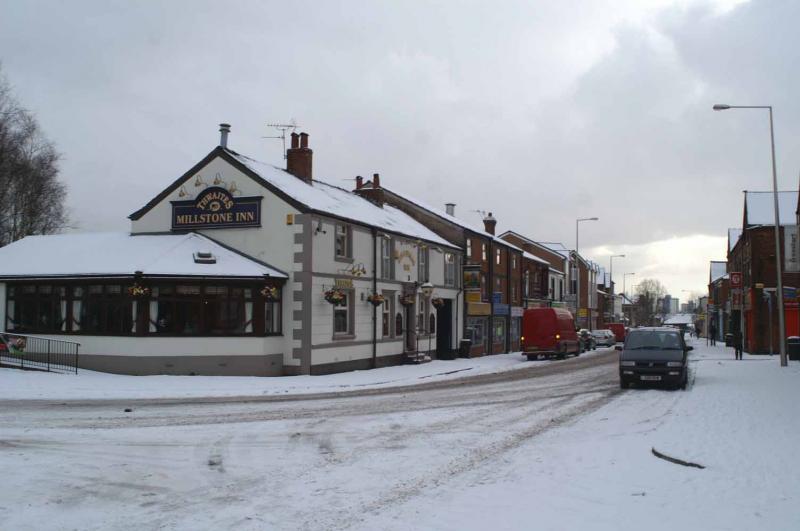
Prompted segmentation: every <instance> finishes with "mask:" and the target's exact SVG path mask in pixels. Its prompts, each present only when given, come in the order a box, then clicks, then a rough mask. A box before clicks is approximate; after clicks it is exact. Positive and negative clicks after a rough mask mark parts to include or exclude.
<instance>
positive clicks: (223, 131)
mask: <svg viewBox="0 0 800 531" xmlns="http://www.w3.org/2000/svg"><path fill="white" fill-rule="evenodd" d="M230 132H231V124H219V147H224V148H227V147H228V134H229V133H230Z"/></svg>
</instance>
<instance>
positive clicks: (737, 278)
mask: <svg viewBox="0 0 800 531" xmlns="http://www.w3.org/2000/svg"><path fill="white" fill-rule="evenodd" d="M729 278H730V280H731V289H740V288H741V287H742V274H741V273H740V272H738V271H734V272H732V273H730V275H729Z"/></svg>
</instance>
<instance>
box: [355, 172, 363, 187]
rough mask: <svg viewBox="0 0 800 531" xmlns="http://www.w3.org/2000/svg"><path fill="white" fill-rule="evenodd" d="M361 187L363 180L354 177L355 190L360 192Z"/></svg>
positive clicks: (360, 177) (359, 177)
mask: <svg viewBox="0 0 800 531" xmlns="http://www.w3.org/2000/svg"><path fill="white" fill-rule="evenodd" d="M362 186H364V178H363V177H362V176H360V175H356V190H360V189H361V187H362Z"/></svg>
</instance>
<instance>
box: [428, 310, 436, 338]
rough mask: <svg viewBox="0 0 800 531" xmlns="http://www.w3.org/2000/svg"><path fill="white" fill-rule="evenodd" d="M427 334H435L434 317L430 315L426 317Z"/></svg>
mask: <svg viewBox="0 0 800 531" xmlns="http://www.w3.org/2000/svg"><path fill="white" fill-rule="evenodd" d="M428 333H430V334H435V333H436V315H435V314H431V315H430V317H428Z"/></svg>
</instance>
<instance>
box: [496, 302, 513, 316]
mask: <svg viewBox="0 0 800 531" xmlns="http://www.w3.org/2000/svg"><path fill="white" fill-rule="evenodd" d="M509 313H510V306H509V305H508V304H499V303H498V304H495V305H494V314H495V315H508V314H509Z"/></svg>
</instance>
